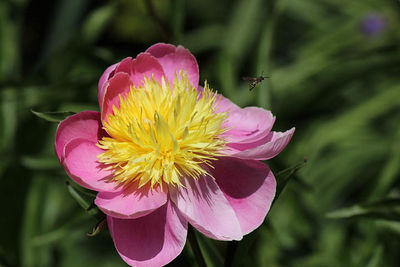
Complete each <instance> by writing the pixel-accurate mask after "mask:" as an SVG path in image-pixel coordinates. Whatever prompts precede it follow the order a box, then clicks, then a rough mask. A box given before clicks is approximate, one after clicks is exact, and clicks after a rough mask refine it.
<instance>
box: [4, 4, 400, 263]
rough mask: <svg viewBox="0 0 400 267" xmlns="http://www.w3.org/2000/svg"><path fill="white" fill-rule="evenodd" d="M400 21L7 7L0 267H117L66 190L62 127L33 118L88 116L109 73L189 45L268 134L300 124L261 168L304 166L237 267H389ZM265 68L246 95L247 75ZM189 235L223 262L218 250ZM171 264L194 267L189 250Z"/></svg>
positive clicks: (334, 9)
mask: <svg viewBox="0 0 400 267" xmlns="http://www.w3.org/2000/svg"><path fill="white" fill-rule="evenodd" d="M399 12H400V2H399V1H395V0H352V1H345V0H302V1H298V0H269V1H265V0H235V1H228V0H220V1H213V0H201V1H200V0H199V1H189V0H187V1H185V0H153V1H148V0H147V1H146V0H132V1H129V0H115V1H112V0H110V1H89V0H56V1H53V0H41V1H39V0H1V1H0V119H1V120H0V203H1V215H0V266H84V267H86V266H125V263H124V262H123V261H122V260H121V259H120V257H119V256H118V255H117V252H116V251H115V249H114V247H113V244H112V241H111V239H110V237H109V235H108V233H107V231H105V232H103V233H101V234H100V235H97V236H95V237H87V235H86V233H88V232H90V231H91V229H92V227H93V226H94V225H95V224H96V219H94V218H93V217H92V216H90V215H89V214H88V213H87V212H86V211H85V210H84V209H82V208H81V207H80V206H79V205H78V203H77V202H76V201H75V200H74V199H73V198H72V197H71V195H70V193H69V191H68V188H67V186H66V184H65V181H67V180H68V177H67V175H66V174H65V172H64V170H63V169H62V168H61V167H60V166H59V164H58V160H57V159H56V156H55V154H54V151H53V142H54V136H55V131H56V127H57V124H56V123H50V122H48V121H45V120H42V119H40V118H38V117H36V116H34V115H33V114H32V113H31V112H30V110H31V109H34V110H36V111H41V112H43V111H74V112H79V111H82V110H88V109H89V110H97V109H98V107H97V98H96V97H97V82H98V79H99V77H100V75H101V74H102V72H103V71H104V70H105V69H106V67H108V66H109V65H111V64H113V63H115V62H118V61H119V60H121V59H122V58H124V57H127V56H133V57H134V56H135V55H136V54H137V53H139V52H142V51H144V50H145V49H146V48H147V47H148V46H150V45H151V44H153V43H155V42H171V43H174V44H182V45H184V46H185V47H186V48H188V49H190V50H191V52H192V53H193V54H194V55H195V56H196V58H197V60H198V62H199V65H200V80H201V83H203V82H204V80H207V81H208V82H209V83H210V85H211V87H213V88H214V89H215V90H218V91H219V92H221V93H223V94H224V95H226V96H227V97H229V98H230V99H232V100H233V101H234V102H236V103H237V104H239V105H241V106H248V105H257V106H261V107H264V108H268V109H270V110H272V112H273V113H274V114H275V115H276V116H277V120H276V124H275V127H274V129H275V130H281V131H282V130H286V129H289V128H290V127H292V126H295V127H296V128H297V130H296V133H295V136H294V138H293V139H292V142H291V143H290V144H289V146H288V147H287V149H285V151H284V152H283V153H282V154H280V155H279V156H278V157H277V158H275V159H273V160H270V161H268V164H269V165H270V166H271V168H272V169H273V171H274V172H275V173H278V172H279V171H281V170H282V169H285V168H288V167H291V166H295V165H296V164H298V163H299V162H302V161H303V159H304V158H306V159H307V163H306V164H305V166H304V167H302V168H301V169H300V170H299V171H298V172H297V173H296V174H295V175H293V176H292V177H291V180H290V182H289V183H288V185H287V186H286V188H285V190H284V191H283V192H282V194H281V195H280V197H279V200H277V201H276V202H275V203H274V206H273V208H272V209H271V212H270V213H269V215H268V216H267V219H266V221H265V223H264V224H263V225H262V226H261V227H260V228H259V229H258V230H256V231H255V232H253V233H251V234H250V235H248V236H246V237H245V239H244V240H243V241H242V242H240V243H239V244H238V247H237V250H236V257H235V258H234V262H235V266H369V267H373V266H399V263H400V256H399V255H400V254H399V251H400V238H399V235H400V200H399V193H400V192H399V184H400V183H399V179H398V178H399V168H400V123H399V122H400V64H399V63H400V46H399V44H400V13H399ZM262 72H263V73H264V75H267V76H270V77H271V78H270V79H267V80H265V81H263V82H262V83H261V84H259V85H258V86H257V87H256V88H255V89H254V90H253V91H251V92H249V90H248V84H247V83H246V82H244V81H243V80H242V79H241V77H242V76H253V77H255V76H259V75H261V73H262ZM277 179H278V182H279V183H280V184H282V179H284V178H282V177H278V178H277ZM354 205H355V206H354ZM347 207H350V208H347ZM338 209H339V210H338ZM198 238H199V242H200V245H201V248H202V251H203V253H204V255H205V258H206V261H207V263H208V265H209V266H221V265H222V262H223V259H224V257H225V256H224V253H225V251H226V250H227V248H226V247H227V243H226V242H216V241H211V240H208V239H206V238H203V237H202V236H201V235H198ZM180 265H182V266H196V263H195V260H194V256H193V253H192V251H191V249H190V246H188V245H187V246H186V248H185V250H184V252H183V253H182V254H181V255H180V256H179V257H178V258H177V259H176V260H175V261H173V262H172V263H171V266H180Z"/></svg>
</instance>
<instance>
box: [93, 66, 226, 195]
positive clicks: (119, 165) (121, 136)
mask: <svg viewBox="0 0 400 267" xmlns="http://www.w3.org/2000/svg"><path fill="white" fill-rule="evenodd" d="M216 98H217V94H216V93H213V92H212V91H211V90H210V88H209V86H208V85H207V83H206V84H205V86H204V90H203V92H202V93H201V95H200V94H199V92H198V91H197V90H196V88H194V87H193V86H192V85H191V84H190V83H189V80H188V76H187V74H186V73H179V74H178V75H175V79H174V84H173V87H172V88H171V86H170V84H169V83H168V81H166V80H165V79H164V78H163V79H162V81H161V83H160V82H158V81H156V80H155V79H154V78H151V79H145V81H144V83H143V86H138V87H136V86H134V87H131V90H130V92H129V93H128V94H127V95H126V96H124V97H122V96H120V107H119V109H118V108H116V107H115V106H113V114H109V115H108V116H107V120H106V121H104V122H103V125H104V129H105V130H106V131H107V133H108V134H109V135H110V137H104V138H103V139H102V140H100V141H99V144H98V146H99V147H100V148H102V149H104V150H105V151H104V152H103V153H102V154H100V155H99V156H98V161H99V162H101V163H104V164H106V165H108V166H109V168H110V169H114V177H113V180H114V181H115V182H117V183H118V184H121V185H123V186H128V185H131V184H133V183H134V182H138V184H139V187H142V186H144V185H146V184H149V185H150V186H151V187H152V188H153V187H154V186H156V185H159V186H161V188H162V186H163V184H167V185H173V186H181V185H182V183H181V178H182V177H183V176H186V177H192V178H194V179H198V178H199V177H200V176H201V175H204V174H207V171H206V170H205V169H204V167H205V166H207V165H208V166H211V161H212V160H216V157H218V156H221V153H220V151H221V150H223V149H224V147H225V143H226V142H225V140H224V139H223V138H222V137H221V134H222V133H224V132H225V131H226V129H224V128H223V127H222V126H221V125H222V122H223V121H224V120H225V119H226V116H227V114H226V113H216V112H215V105H216Z"/></svg>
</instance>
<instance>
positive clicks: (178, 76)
mask: <svg viewBox="0 0 400 267" xmlns="http://www.w3.org/2000/svg"><path fill="white" fill-rule="evenodd" d="M198 82H199V69H198V65H197V61H196V59H195V57H194V56H193V55H192V54H191V53H190V52H189V51H188V50H187V49H185V48H183V47H182V46H178V47H175V46H173V45H170V44H162V43H159V44H155V45H153V46H151V47H150V48H149V49H147V50H146V52H144V53H140V54H139V55H138V56H137V57H136V58H135V59H132V58H126V59H124V60H122V61H121V62H119V63H117V64H114V65H112V66H110V67H109V68H108V69H106V71H105V72H104V74H103V75H102V76H101V78H100V81H99V85H98V88H99V91H98V100H99V105H100V112H97V111H83V112H81V113H78V114H75V115H73V116H70V117H68V118H67V119H65V120H64V121H62V122H61V123H60V124H59V126H58V129H57V135H56V140H55V150H56V153H57V156H58V159H59V160H60V163H61V164H62V166H63V167H64V169H65V171H66V172H67V173H68V175H69V176H70V177H71V179H73V180H74V181H75V182H76V183H78V184H79V185H81V186H83V187H86V188H89V189H91V190H95V191H98V194H97V197H96V200H95V204H96V205H97V206H98V207H99V208H100V209H101V210H102V211H103V212H104V213H105V214H106V215H107V223H108V228H109V230H110V233H111V236H112V238H113V240H114V244H115V247H116V249H117V251H118V253H119V254H120V256H121V257H122V258H123V260H124V261H125V262H127V263H128V264H130V265H134V266H161V265H165V264H167V263H168V262H170V261H172V260H173V259H174V258H176V257H177V256H178V255H179V254H180V253H181V251H182V249H183V246H184V244H185V241H186V234H187V227H188V223H190V224H191V225H192V226H193V227H195V228H196V229H197V230H198V231H200V232H201V233H203V234H204V235H206V236H207V237H209V238H213V239H218V240H240V239H241V238H242V237H243V235H246V234H248V233H250V232H251V231H253V230H254V229H256V228H257V227H258V226H260V224H261V223H262V222H263V220H264V218H265V216H266V214H267V213H268V210H269V208H270V205H271V202H272V200H273V198H274V195H275V187H276V182H275V178H274V175H273V173H272V172H271V170H270V169H269V168H268V166H267V165H266V164H264V163H263V162H261V160H268V159H270V158H273V157H275V156H276V155H278V154H279V153H280V152H281V151H282V150H283V149H284V148H285V146H286V145H287V144H288V142H289V141H290V139H291V137H292V135H293V133H294V128H292V129H290V130H288V131H286V132H283V133H282V132H273V131H271V128H272V125H273V124H274V121H275V117H274V116H273V115H272V114H271V112H269V111H267V110H264V109H262V108H257V107H247V108H240V107H238V106H237V105H235V104H233V103H232V102H231V101H229V100H228V99H226V98H224V97H223V96H221V95H219V94H216V93H213V92H212V91H211V90H210V89H209V87H208V85H207V84H206V85H205V86H204V88H203V87H200V86H198Z"/></svg>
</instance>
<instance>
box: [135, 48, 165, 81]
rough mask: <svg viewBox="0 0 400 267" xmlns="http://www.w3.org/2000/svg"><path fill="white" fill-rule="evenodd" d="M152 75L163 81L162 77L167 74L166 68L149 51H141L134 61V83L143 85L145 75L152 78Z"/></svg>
mask: <svg viewBox="0 0 400 267" xmlns="http://www.w3.org/2000/svg"><path fill="white" fill-rule="evenodd" d="M152 76H154V78H155V79H156V80H157V81H159V82H161V77H162V76H165V74H164V70H163V68H162V66H161V64H160V62H158V60H157V59H156V58H155V57H154V56H152V55H151V54H149V53H140V54H139V55H138V56H137V57H136V58H135V59H134V60H133V61H132V74H131V80H132V82H133V84H134V85H136V86H141V85H143V81H144V77H146V78H147V79H150V78H151V77H152Z"/></svg>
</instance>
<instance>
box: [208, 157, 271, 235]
mask: <svg viewBox="0 0 400 267" xmlns="http://www.w3.org/2000/svg"><path fill="white" fill-rule="evenodd" d="M213 165H214V167H215V169H214V170H213V171H212V174H213V176H214V177H215V179H216V181H217V184H218V186H219V187H220V189H221V190H222V192H224V195H225V197H226V199H228V201H229V204H230V205H231V206H232V208H233V209H234V211H235V213H236V216H237V218H238V220H239V223H240V226H241V229H242V232H243V234H248V233H250V232H251V231H253V230H254V229H256V228H257V227H258V226H260V225H261V224H262V222H263V221H264V218H265V216H266V215H267V213H268V211H269V208H270V207H271V203H272V200H273V199H274V196H275V189H276V181H275V177H274V175H273V173H272V171H271V170H270V169H269V168H268V166H267V165H265V164H264V163H262V162H260V161H254V160H241V159H236V158H221V159H219V160H217V161H215V162H214V163H213Z"/></svg>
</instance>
